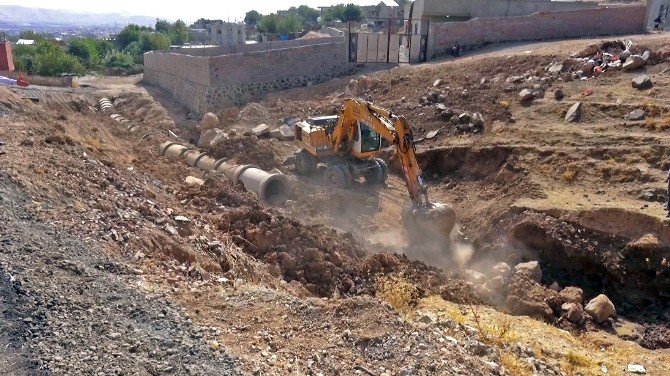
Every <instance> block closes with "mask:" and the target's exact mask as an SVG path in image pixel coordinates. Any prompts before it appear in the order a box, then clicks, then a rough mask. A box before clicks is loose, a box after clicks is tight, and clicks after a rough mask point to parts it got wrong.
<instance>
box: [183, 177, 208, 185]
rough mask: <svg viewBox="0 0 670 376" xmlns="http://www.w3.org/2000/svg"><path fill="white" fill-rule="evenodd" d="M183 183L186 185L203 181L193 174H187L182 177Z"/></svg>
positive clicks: (201, 183)
mask: <svg viewBox="0 0 670 376" xmlns="http://www.w3.org/2000/svg"><path fill="white" fill-rule="evenodd" d="M184 183H186V184H188V185H204V184H205V181H204V180H202V179H200V178H196V177H195V176H187V177H186V179H184Z"/></svg>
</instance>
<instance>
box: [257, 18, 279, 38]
mask: <svg viewBox="0 0 670 376" xmlns="http://www.w3.org/2000/svg"><path fill="white" fill-rule="evenodd" d="M278 26H279V17H277V15H276V14H274V13H272V14H268V15H267V16H263V18H261V21H260V22H259V23H258V25H257V26H256V28H257V29H258V31H259V32H261V33H269V34H274V33H276V32H277V28H278Z"/></svg>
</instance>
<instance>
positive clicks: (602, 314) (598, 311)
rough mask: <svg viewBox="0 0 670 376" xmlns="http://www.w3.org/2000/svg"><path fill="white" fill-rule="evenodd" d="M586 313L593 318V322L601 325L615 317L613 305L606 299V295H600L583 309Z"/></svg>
mask: <svg viewBox="0 0 670 376" xmlns="http://www.w3.org/2000/svg"><path fill="white" fill-rule="evenodd" d="M584 310H585V311H586V313H588V314H589V316H591V317H592V318H593V321H595V322H597V323H602V322H604V321H605V320H607V319H608V318H610V317H613V316H616V308H614V304H613V303H612V301H611V300H610V298H608V297H607V295H604V294H600V295H598V296H596V297H595V298H593V299H591V301H590V302H589V303H588V304H587V305H586V307H584Z"/></svg>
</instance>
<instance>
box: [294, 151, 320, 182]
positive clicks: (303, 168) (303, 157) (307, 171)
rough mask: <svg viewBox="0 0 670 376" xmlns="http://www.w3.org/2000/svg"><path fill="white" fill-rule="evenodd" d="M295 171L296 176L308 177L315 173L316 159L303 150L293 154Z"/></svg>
mask: <svg viewBox="0 0 670 376" xmlns="http://www.w3.org/2000/svg"><path fill="white" fill-rule="evenodd" d="M294 165H295V170H296V172H297V173H298V174H300V175H304V176H309V175H312V174H313V173H314V171H316V158H314V157H313V156H312V155H311V154H309V152H308V151H307V150H305V149H300V151H299V152H297V153H295V162H294Z"/></svg>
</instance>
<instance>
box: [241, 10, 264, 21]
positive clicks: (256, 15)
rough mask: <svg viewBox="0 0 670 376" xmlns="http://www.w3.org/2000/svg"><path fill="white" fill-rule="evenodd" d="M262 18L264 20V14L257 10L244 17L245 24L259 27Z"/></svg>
mask: <svg viewBox="0 0 670 376" xmlns="http://www.w3.org/2000/svg"><path fill="white" fill-rule="evenodd" d="M261 18H263V15H262V14H260V13H258V12H257V11H255V10H250V11H248V12H247V14H245V15H244V23H245V24H247V25H257V24H258V23H259V22H260V20H261Z"/></svg>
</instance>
